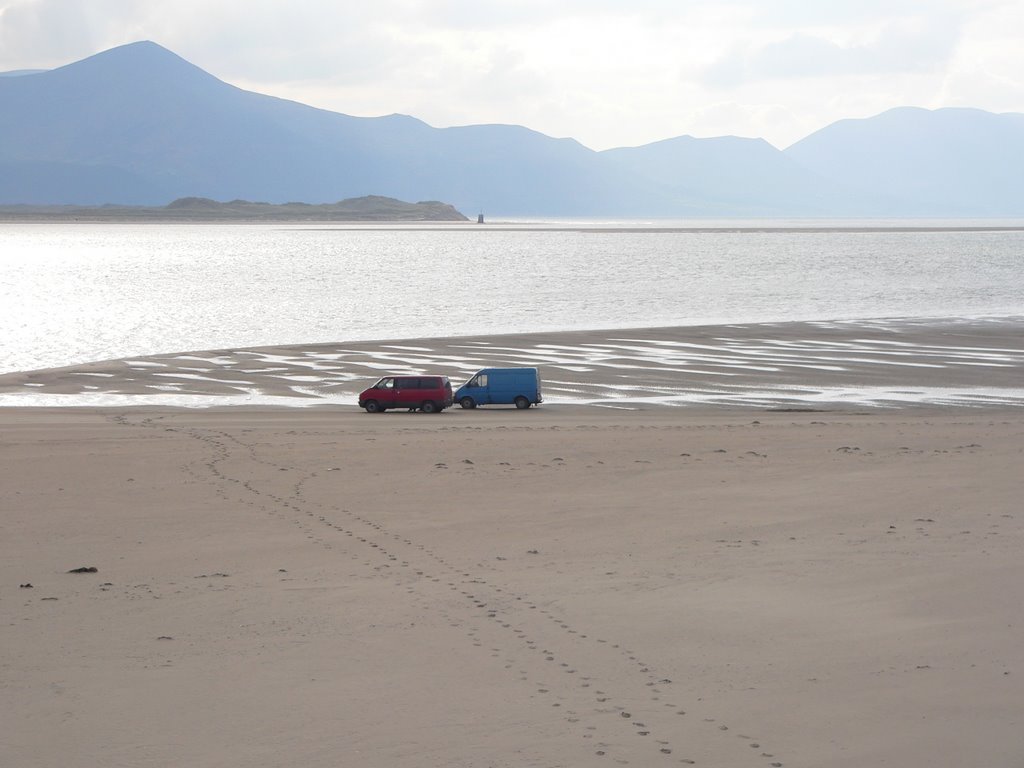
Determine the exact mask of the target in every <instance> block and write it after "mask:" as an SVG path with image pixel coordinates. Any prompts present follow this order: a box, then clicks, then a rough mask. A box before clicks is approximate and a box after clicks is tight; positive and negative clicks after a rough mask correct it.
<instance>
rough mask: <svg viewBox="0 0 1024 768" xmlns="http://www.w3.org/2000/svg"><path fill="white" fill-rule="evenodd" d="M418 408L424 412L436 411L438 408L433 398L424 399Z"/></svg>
mask: <svg viewBox="0 0 1024 768" xmlns="http://www.w3.org/2000/svg"><path fill="white" fill-rule="evenodd" d="M420 410H421V411H423V412H424V413H437V412H438V411H439V410H440V409H439V408H438V407H437V403H435V402H434V401H433V400H424V401H423V402H422V403H421V404H420Z"/></svg>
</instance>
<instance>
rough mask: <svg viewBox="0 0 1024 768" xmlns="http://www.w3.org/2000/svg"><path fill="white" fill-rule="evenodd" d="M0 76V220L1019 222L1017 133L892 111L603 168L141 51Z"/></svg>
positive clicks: (522, 143) (516, 138) (555, 141)
mask: <svg viewBox="0 0 1024 768" xmlns="http://www.w3.org/2000/svg"><path fill="white" fill-rule="evenodd" d="M6 74H7V75H8V76H5V77H0V204H5V205H12V204H30V205H61V204H73V205H102V204H118V205H164V204H166V203H168V202H170V201H172V200H175V199H176V198H182V197H202V198H210V199H212V200H221V201H229V200H237V199H242V200H253V201H260V202H268V203H274V204H281V203H287V202H294V201H301V202H307V203H327V202H334V201H338V200H342V199H346V198H357V197H362V196H366V195H381V196H386V197H391V198H397V199H400V200H442V201H444V202H446V203H450V204H452V205H454V206H455V207H456V208H458V209H459V210H460V211H463V212H468V213H470V214H475V213H476V212H477V211H484V212H487V213H488V214H490V215H500V216H547V217H554V216H581V217H585V216H594V217H597V216H615V217H633V216H639V217H694V216H697V217H716V216H758V217H773V216H778V217H781V216H790V217H792V216H808V217H813V216H833V217H842V216H901V217H910V216H919V217H951V216H957V217H961V216H962V217H969V216H977V217H1019V216H1024V114H1016V113H1007V114H993V113H990V112H985V111H982V110H977V109H938V110H926V109H920V108H915V107H900V108H896V109H892V110H889V111H887V112H884V113H882V114H880V115H877V116H875V117H871V118H867V119H856V120H854V119H851V120H840V121H838V122H836V123H833V124H831V125H829V126H826V127H824V128H822V129H821V130H819V131H817V132H815V133H813V134H811V135H810V136H807V137H806V138H804V139H802V140H800V141H798V142H797V143H795V144H793V145H792V146H790V147H788V148H786V149H785V150H779V149H777V148H775V147H773V146H772V145H771V144H769V143H768V142H766V141H764V140H763V139H749V138H738V137H733V136H724V137H717V138H693V137H691V136H680V137H676V138H669V139H666V140H664V141H659V142H654V143H652V144H647V145H644V146H640V147H623V148H617V149H609V150H604V151H594V150H591V149H588V148H587V147H585V146H583V145H582V144H580V143H579V142H577V141H575V140H574V139H569V138H552V137H549V136H546V135H544V134H541V133H539V132H537V131H533V130H530V129H529V128H526V127H522V126H515V125H469V126H462V127H454V128H434V127H431V126H429V125H427V124H426V123H424V122H422V121H421V120H418V119H416V118H414V117H409V116H405V115H397V114H396V115H388V116H385V117H353V116H350V115H345V114H340V113H337V112H329V111H326V110H322V109H316V108H314V107H311V106H307V105H304V104H300V103H297V102H294V101H288V100H285V99H279V98H275V97H272V96H266V95H263V94H258V93H253V92H250V91H245V90H242V89H240V88H236V87H234V86H232V85H229V84H227V83H225V82H223V81H221V80H219V79H217V78H216V77H214V76H213V75H211V74H209V73H207V72H205V71H203V70H201V69H199V68H198V67H196V66H194V65H192V64H190V63H189V62H187V61H185V60H184V59H182V58H181V57H179V56H177V55H176V54H174V53H172V52H171V51H168V50H167V49H165V48H163V47H161V46H160V45H157V44H156V43H152V42H138V43H132V44H130V45H125V46H121V47H118V48H113V49H111V50H108V51H104V52H102V53H98V54H96V55H94V56H91V57H89V58H86V59H83V60H81V61H77V62H74V63H72V64H68V65H66V66H63V67H60V68H57V69H53V70H44V71H38V70H32V71H21V72H17V73H6Z"/></svg>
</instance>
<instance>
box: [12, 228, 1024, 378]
mask: <svg viewBox="0 0 1024 768" xmlns="http://www.w3.org/2000/svg"><path fill="white" fill-rule="evenodd" d="M867 223H868V222H862V224H867ZM673 224H674V225H675V226H672V224H668V223H665V222H658V223H654V224H643V223H639V222H601V223H595V222H587V223H580V222H572V223H567V222H563V223H561V224H559V223H545V224H540V225H537V224H522V223H520V224H510V225H496V224H487V225H483V226H479V225H475V224H473V225H457V226H446V225H441V226H436V227H410V226H391V227H350V226H348V227H346V226H337V225H301V224H300V225H294V224H290V225H248V224H245V225H238V224H229V225H220V224H217V225H206V224H195V225H179V224H88V223H73V222H69V223H58V224H34V223H5V224H0V372H9V371H15V370H31V369H37V368H47V367H55V366H63V365H70V364H74V363H80V362H86V361H94V360H104V359H110V358H120V357H128V356H137V355H146V354H153V353H161V352H181V351H187V350H201V349H219V348H229V347H240V346H257V345H271V344H298V343H314V342H332V341H356V340H370V339H397V338H415V337H424V336H450V335H464V334H480V333H499V332H528V331H547V330H565V329H587V328H627V327H629V328H632V327H643V326H661V325H694V324H707V323H737V322H743V323H746V322H761V321H782V320H829V319H855V318H881V317H983V316H1008V315H1024V232H1022V231H965V230H960V231H926V232H924V231H882V232H879V231H858V232H849V231H826V230H824V229H822V230H820V231H810V232H808V231H790V230H781V229H779V230H777V231H763V230H762V229H756V228H755V229H752V228H751V227H759V226H762V225H763V226H770V227H775V228H778V227H784V226H786V225H797V226H799V225H801V224H806V223H801V222H771V223H767V222H721V221H716V222H693V221H687V222H674V223H673ZM835 224H836V225H838V226H843V227H849V226H851V225H852V224H856V223H854V222H835ZM889 224H890V225H892V224H893V222H889ZM898 224H903V225H907V224H910V225H916V226H936V227H948V226H950V224H951V223H950V222H898ZM957 224H959V225H964V226H966V225H970V226H992V225H999V226H1006V225H1020V224H1021V222H958V223H957ZM825 225H826V223H823V222H815V223H814V224H813V226H816V227H824V226H825ZM701 226H706V227H709V228H715V229H716V230H718V231H706V230H705V231H693V230H692V228H694V227H701ZM679 227H688V228H691V229H690V230H682V229H680V228H679Z"/></svg>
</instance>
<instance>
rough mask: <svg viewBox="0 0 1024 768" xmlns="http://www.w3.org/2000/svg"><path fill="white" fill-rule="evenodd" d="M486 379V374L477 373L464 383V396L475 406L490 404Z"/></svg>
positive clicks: (489, 392)
mask: <svg viewBox="0 0 1024 768" xmlns="http://www.w3.org/2000/svg"><path fill="white" fill-rule="evenodd" d="M487 379H488V376H487V374H486V373H478V374H477V375H476V376H474V377H473V378H472V379H470V380H469V381H468V382H467V383H466V390H467V391H466V394H468V395H469V396H470V397H472V398H473V402H475V403H476V404H477V405H487V404H489V403H490V402H491V390H490V388H489V387H488V386H487Z"/></svg>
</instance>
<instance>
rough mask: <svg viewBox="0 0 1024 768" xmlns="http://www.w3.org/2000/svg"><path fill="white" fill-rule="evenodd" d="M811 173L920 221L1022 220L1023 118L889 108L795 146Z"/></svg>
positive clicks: (793, 153)
mask: <svg viewBox="0 0 1024 768" xmlns="http://www.w3.org/2000/svg"><path fill="white" fill-rule="evenodd" d="M785 154H786V156H787V157H790V158H792V159H793V160H795V161H796V162H798V163H800V164H801V165H803V166H804V167H805V168H808V169H811V170H813V171H815V172H816V173H818V174H820V175H821V176H824V177H826V178H829V179H832V180H835V181H841V182H843V183H844V184H847V185H849V186H850V187H853V188H855V189H858V190H860V191H862V192H866V193H872V194H874V193H877V192H878V191H880V190H884V191H885V193H886V194H887V195H888V196H889V197H890V198H892V199H893V200H894V201H898V202H894V205H896V206H898V208H899V212H901V213H906V214H911V215H921V216H936V215H937V216H1020V215H1022V214H1024V114H1013V113H1009V114H1001V115H997V114H992V113H991V112H983V111H982V110H979V109H937V110H935V111H929V110H926V109H919V108H915V107H900V108H898V109H890V110H889V111H887V112H883V113H882V114H880V115H877V116H876V117H872V118H869V119H867V120H840V121H839V122H836V123H833V124H832V125H829V126H827V127H825V128H822V129H821V130H820V131H817V132H815V133H813V134H811V135H810V136H808V137H807V138H805V139H802V140H801V141H798V142H797V143H796V144H794V145H792V146H791V147H789V148H788V149H787V150H786V151H785Z"/></svg>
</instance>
